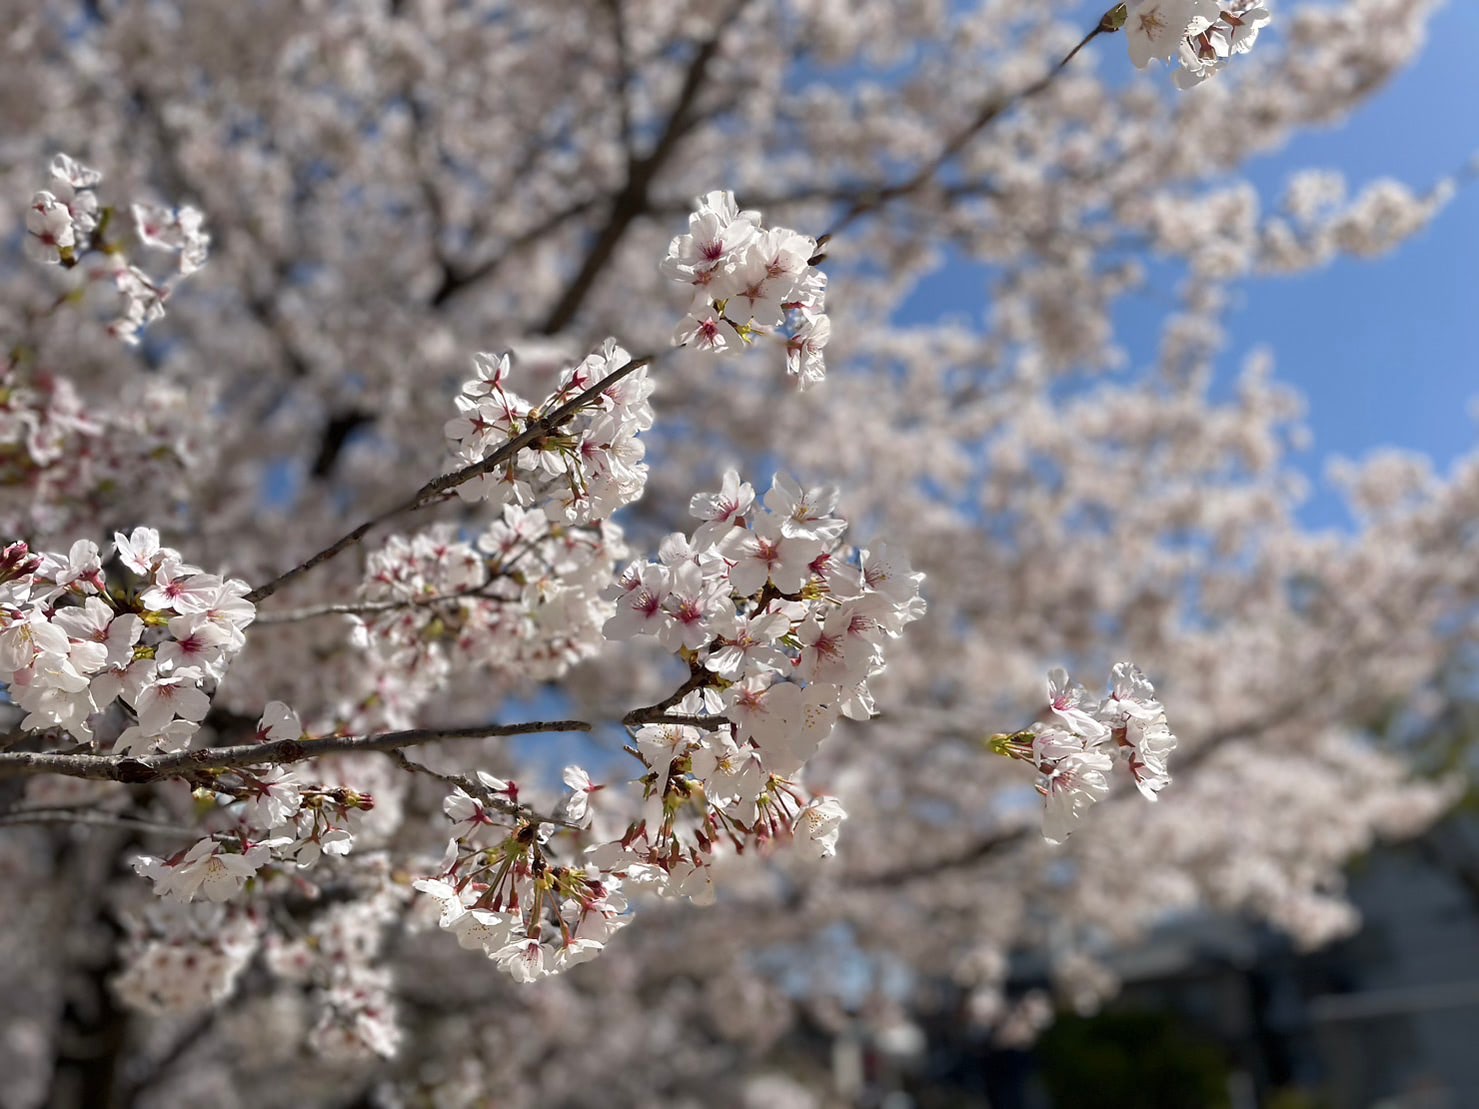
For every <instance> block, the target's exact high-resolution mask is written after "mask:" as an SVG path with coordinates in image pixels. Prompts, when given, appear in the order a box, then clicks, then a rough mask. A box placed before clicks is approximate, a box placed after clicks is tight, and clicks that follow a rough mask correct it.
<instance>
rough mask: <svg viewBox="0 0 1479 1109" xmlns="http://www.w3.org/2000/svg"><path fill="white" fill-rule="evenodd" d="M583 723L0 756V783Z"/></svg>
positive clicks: (168, 771) (265, 761)
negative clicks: (150, 751) (151, 751)
mask: <svg viewBox="0 0 1479 1109" xmlns="http://www.w3.org/2000/svg"><path fill="white" fill-rule="evenodd" d="M590 730H591V725H589V724H587V723H586V722H585V721H584V720H530V721H525V722H523V723H519V724H480V725H477V726H475V727H465V728H410V729H408V730H406V731H401V732H382V733H380V734H378V735H359V736H353V735H350V736H325V737H324V738H322V739H277V740H271V741H269V742H267V743H241V744H237V745H235V746H232V747H214V748H205V749H203V750H198V751H171V752H169V753H166V754H159V755H142V756H137V757H136V756H132V755H123V756H119V755H61V754H56V753H54V752H31V751H10V752H5V753H0V779H3V778H13V777H17V776H21V775H27V774H63V775H66V776H67V777H71V778H89V779H92V780H94V781H106V782H126V783H129V784H139V783H143V782H156V781H159V780H160V779H162V778H188V777H191V776H192V775H196V774H201V773H204V772H208V771H213V770H238V769H241V768H244V767H248V766H264V765H274V766H283V765H286V764H288V763H294V762H302V761H303V760H304V759H316V758H318V757H319V756H320V755H341V754H345V753H353V752H359V751H395V750H399V749H400V748H402V747H414V746H416V745H417V744H420V743H434V742H436V741H437V740H442V739H482V738H485V737H487V736H505V735H538V734H541V733H544V732H588V731H590Z"/></svg>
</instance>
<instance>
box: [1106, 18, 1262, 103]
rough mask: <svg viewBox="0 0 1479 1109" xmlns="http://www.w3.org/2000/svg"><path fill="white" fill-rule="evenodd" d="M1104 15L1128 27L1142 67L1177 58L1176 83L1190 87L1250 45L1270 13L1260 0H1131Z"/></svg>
mask: <svg viewBox="0 0 1479 1109" xmlns="http://www.w3.org/2000/svg"><path fill="white" fill-rule="evenodd" d="M1105 18H1106V21H1107V23H1108V25H1110V26H1112V27H1119V26H1122V27H1124V29H1125V33H1126V36H1127V37H1128V39H1129V45H1130V60H1131V61H1133V62H1134V63H1135V65H1136V66H1137V67H1138V68H1140V69H1144V68H1145V67H1146V66H1147V65H1149V64H1150V60H1151V59H1152V58H1156V59H1159V60H1160V61H1164V62H1172V61H1174V62H1175V63H1176V64H1177V66H1178V68H1177V70H1176V76H1175V81H1176V87H1177V88H1181V89H1189V88H1193V87H1194V86H1196V85H1199V84H1201V83H1202V82H1203V81H1205V80H1206V79H1207V78H1208V77H1211V76H1212V75H1213V74H1214V73H1216V72H1217V71H1218V70H1219V69H1221V68H1222V67H1223V66H1224V65H1225V64H1226V63H1227V60H1228V58H1230V57H1232V55H1234V54H1246V53H1247V52H1248V51H1249V50H1251V49H1252V48H1253V44H1254V42H1256V41H1257V39H1258V32H1259V29H1260V28H1262V27H1263V26H1264V25H1265V24H1266V23H1268V21H1269V19H1270V18H1271V17H1270V15H1269V13H1268V9H1267V8H1264V7H1262V6H1261V4H1260V3H1259V2H1258V0H1128V2H1127V3H1124V4H1121V5H1119V7H1117V8H1115V9H1113V10H1112V11H1111V12H1110V13H1109V15H1108V16H1106V17H1105Z"/></svg>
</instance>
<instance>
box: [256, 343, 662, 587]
mask: <svg viewBox="0 0 1479 1109" xmlns="http://www.w3.org/2000/svg"><path fill="white" fill-rule="evenodd" d="M655 360H656V355H646V356H644V357H642V358H633V359H631V360H630V361H629V362H627V363H626V364H625V365H624V366H622V367H621V368H620V369H618V370H616V371H614V372H613V373H610V374H608V375H607V376H606V377H604V378H602V379H601V380H600V381H598V382H596V383H595V384H594V385H592V386H591V387H590V388H589V389H586V390H585V391H584V392H583V393H581V394H579V395H578V396H576V397H574V398H573V399H571V400H568V401H566V402H565V403H564V404H562V405H560V406H559V407H558V408H556V409H555V410H554V411H553V412H551V413H549V414H548V415H545V416H540V417H539V418H538V419H535V420H532V421H531V422H530V424H529V426H528V427H527V428H526V429H525V430H524V431H523V432H522V433H521V434H519V435H516V436H514V438H512V439H510V440H509V441H508V442H506V443H504V444H503V446H501V447H499V448H498V449H497V450H496V451H494V452H493V453H492V454H490V455H488V456H487V457H486V458H484V459H482V460H481V461H478V462H474V463H472V464H471V465H468V466H464V467H462V469H460V470H453V471H452V472H451V473H448V474H443V475H442V476H441V477H438V478H433V479H432V480H431V481H428V482H427V483H426V484H425V485H423V486H422V487H421V488H420V489H418V490H416V492H415V493H414V494H412V495H411V497H410V498H408V499H407V500H404V501H402V502H401V503H399V504H397V505H395V506H394V507H393V508H388V509H386V510H385V511H384V512H381V513H380V514H379V515H377V516H372V517H370V519H368V520H366V521H365V522H364V523H362V524H360V525H359V527H357V528H355V529H354V530H353V531H350V532H347V533H346V534H344V535H342V536H340V537H339V538H338V539H336V540H334V542H332V543H330V544H329V545H328V546H327V547H325V548H323V549H322V550H320V551H318V552H317V553H316V554H313V555H310V556H309V557H308V558H307V559H305V560H304V561H303V562H300V563H299V564H298V565H297V566H294V567H293V568H292V569H291V570H285V571H283V572H282V573H281V574H279V575H278V576H277V577H275V578H273V579H272V580H271V581H269V582H268V583H267V584H265V585H260V586H258V587H257V588H256V589H253V590H252V591H251V592H250V593H248V594H247V595H246V599H247V600H249V601H251V602H252V604H257V603H259V602H260V601H262V600H264V599H265V598H267V597H270V596H272V594H274V593H276V592H277V591H278V590H279V589H281V588H282V587H283V586H284V585H287V584H288V583H289V582H291V581H293V580H295V579H296V578H298V577H300V576H301V575H303V574H306V573H307V572H308V571H309V570H312V569H313V568H314V567H315V566H318V565H320V564H321V563H324V562H327V561H329V559H331V558H333V557H334V556H336V555H338V554H340V553H341V552H342V551H344V550H345V549H346V548H348V547H351V546H353V545H354V544H356V543H358V542H359V541H360V540H361V539H363V538H364V537H365V536H366V535H368V534H369V533H370V531H371V530H372V529H373V528H375V527H376V526H377V525H379V524H381V523H383V522H385V521H386V520H389V519H391V518H393V517H395V516H399V515H400V514H401V513H403V512H414V511H415V510H416V509H418V508H424V507H425V506H426V505H428V504H430V503H431V502H432V501H434V500H436V499H437V498H438V497H440V496H441V495H442V494H443V493H446V492H448V491H449V490H452V489H455V488H457V486H459V485H462V484H463V483H464V482H468V481H471V480H472V479H473V478H475V477H479V476H481V475H482V474H486V473H487V472H488V471H490V470H494V469H497V468H498V467H499V466H501V465H503V464H504V463H505V462H508V461H509V460H510V459H512V458H513V457H514V456H515V455H517V454H518V453H519V451H521V450H523V449H524V448H525V447H527V446H529V445H530V444H531V443H534V442H535V441H537V440H539V439H542V438H544V437H545V436H547V435H549V434H551V433H553V432H554V431H555V430H556V429H557V428H559V427H560V426H561V425H562V424H564V423H565V422H566V421H567V420H569V419H570V418H571V417H572V416H574V415H575V414H576V413H577V412H579V411H580V410H581V409H582V408H584V407H585V406H586V405H587V404H589V403H590V402H591V401H593V400H595V399H596V398H597V397H599V396H600V395H601V394H602V393H604V392H605V391H606V390H607V389H609V388H611V386H613V385H615V384H616V383H617V382H619V381H620V380H621V379H622V378H624V377H626V376H627V375H629V374H631V373H635V372H636V371H637V370H639V369H641V368H642V367H643V366H647V365H650V364H651V363H652V362H654V361H655Z"/></svg>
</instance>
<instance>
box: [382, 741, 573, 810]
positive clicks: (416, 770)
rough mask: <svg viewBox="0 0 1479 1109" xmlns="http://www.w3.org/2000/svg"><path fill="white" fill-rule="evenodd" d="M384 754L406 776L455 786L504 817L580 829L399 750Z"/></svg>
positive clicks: (477, 782) (481, 784) (466, 777)
mask: <svg viewBox="0 0 1479 1109" xmlns="http://www.w3.org/2000/svg"><path fill="white" fill-rule="evenodd" d="M385 753H386V755H388V756H389V757H390V761H391V762H393V763H395V764H396V765H397V766H399V767H400V768H401V769H402V770H404V771H406V772H407V773H408V774H425V775H427V776H428V777H431V778H435V779H436V780H437V781H439V782H445V783H446V784H447V785H449V786H456V787H457V788H458V789H460V790H462V792H464V793H466V794H467V795H468V796H469V797H476V798H477V799H478V800H479V801H481V802H483V804H485V805H487V806H488V807H489V808H490V809H497V810H498V811H499V812H501V813H503V814H504V815H506V816H512V817H516V818H517V819H519V820H532V821H534V822H535V823H538V824H557V825H559V826H560V827H562V828H579V827H580V825H579V824H572V823H570V821H568V820H565V819H563V818H562V817H558V816H546V815H544V814H543V813H540V812H535V811H534V810H533V809H531V808H530V807H529V806H528V805H521V804H519V803H518V802H517V801H510V800H509V799H508V798H507V797H499V796H498V795H497V794H496V793H494V792H493V791H492V790H491V789H489V788H488V787H487V786H485V785H483V783H482V782H480V781H477V780H476V779H473V778H469V777H468V776H467V775H466V774H443V773H442V772H441V771H440V770H433V769H432V768H431V767H429V766H426V765H424V764H423V763H419V762H412V761H411V760H410V759H408V758H407V757H406V755H405V752H403V751H400V750H392V751H387V752H385Z"/></svg>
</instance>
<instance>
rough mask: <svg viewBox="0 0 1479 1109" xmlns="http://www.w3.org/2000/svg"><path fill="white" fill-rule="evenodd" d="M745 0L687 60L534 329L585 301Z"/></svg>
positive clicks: (679, 135)
mask: <svg viewBox="0 0 1479 1109" xmlns="http://www.w3.org/2000/svg"><path fill="white" fill-rule="evenodd" d="M748 3H749V0H736V3H734V4H733V5H732V6H731V8H730V10H729V11H728V12H727V13H726V14H725V15H724V16H723V17H721V18H720V20H719V22H718V25H717V26H716V28H715V29H714V33H713V34H712V35H710V36H709V37H708V38H707V39H706V40H705V41H704V42H703V44H702V45H701V46H699V48H698V50H697V52H696V53H695V54H694V56H693V59H692V60H691V61H690V62H689V63H688V69H687V71H686V72H685V73H684V75H683V85H682V87H681V88H680V89H679V90H678V95H677V97H676V98H675V99H674V101H673V109H672V111H671V112H670V113H669V114H668V120H667V123H666V125H665V126H664V127H663V131H662V134H661V135H660V136H659V137H658V140H657V142H656V143H654V144H653V146H652V149H651V150H649V151H648V152H647V154H645V155H644V156H643V157H641V158H637V159H634V160H631V161H629V163H628V165H627V181H626V185H625V186H624V187H623V188H622V190H621V192H620V193H619V194H617V197H616V199H615V200H614V201H612V204H611V210H610V211H609V212H608V213H607V215H606V222H605V224H603V225H602V227H601V228H600V230H599V231H597V232H596V238H595V241H594V242H593V243H592V244H591V248H590V250H589V252H588V253H587V254H586V256H585V260H584V261H583V262H582V263H581V265H580V268H579V269H578V270H576V272H575V276H574V277H572V278H571V279H570V283H569V284H568V285H566V286H565V290H564V292H562V293H561V294H560V296H559V299H557V300H556V301H555V304H554V307H552V308H551V309H550V311H549V314H548V315H547V316H546V317H545V319H544V322H543V324H541V325H540V327H539V329H538V330H539V331H540V332H541V333H543V334H545V335H555V334H558V333H559V332H561V331H563V330H564V329H565V328H566V327H568V326H569V324H570V321H571V320H573V319H574V318H575V315H576V313H577V312H579V311H580V307H581V305H582V304H584V303H585V299H586V297H587V296H588V295H590V291H591V289H592V288H593V287H594V286H595V283H596V279H597V278H598V277H599V276H600V275H601V272H602V271H603V270H604V269H605V268H606V265H607V263H608V262H610V260H611V256H612V255H613V254H615V253H616V248H617V246H618V245H619V244H620V243H621V240H622V238H623V237H624V236H625V235H626V232H627V229H628V228H629V227H631V225H632V223H633V221H635V220H636V219H637V218H638V217H640V216H643V215H645V214H647V212H649V211H650V210H651V208H652V202H651V196H650V189H651V187H652V182H653V181H654V180H655V179H656V177H657V174H658V171H659V170H661V169H662V167H663V165H664V164H666V162H667V161H668V159H669V158H671V157H672V155H673V152H674V151H675V150H677V148H678V144H679V143H680V142H681V141H682V140H683V138H684V137H685V136H686V135H687V134H688V133H689V132H690V131H692V130H693V128H694V127H695V126H696V125H697V124H698V123H699V122H700V120H701V119H702V118H703V116H702V115H700V114H699V113H697V112H696V111H695V110H694V109H695V104H696V102H697V100H698V94H699V92H700V91H701V90H702V88H703V84H704V80H705V79H706V78H707V76H708V72H709V66H710V65H711V64H712V63H713V60H714V58H715V57H716V56H717V55H718V53H719V46H720V44H721V43H722V41H723V38H724V33H725V31H726V30H728V28H729V25H730V24H731V23H733V22H734V21H735V20H736V19H738V18H739V15H740V13H741V12H742V11H743V10H744V8H745V6H746V5H747V4H748Z"/></svg>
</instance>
